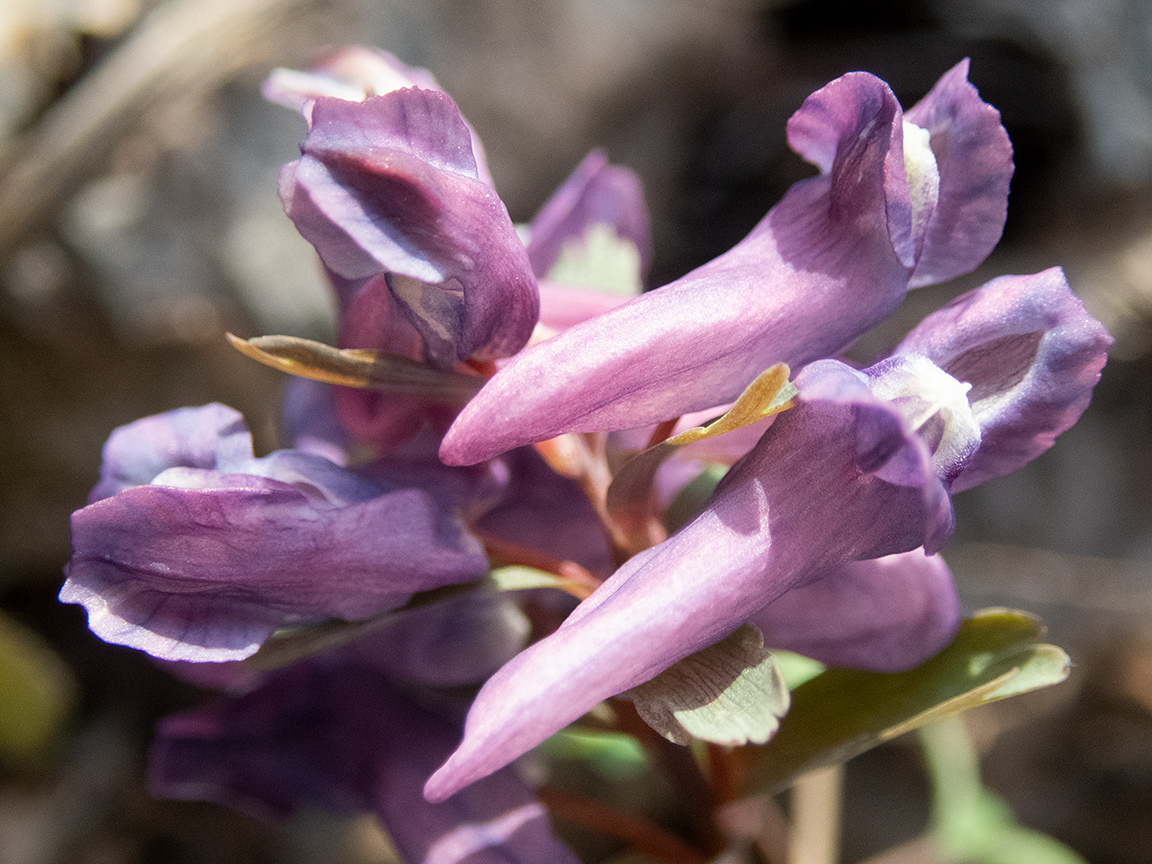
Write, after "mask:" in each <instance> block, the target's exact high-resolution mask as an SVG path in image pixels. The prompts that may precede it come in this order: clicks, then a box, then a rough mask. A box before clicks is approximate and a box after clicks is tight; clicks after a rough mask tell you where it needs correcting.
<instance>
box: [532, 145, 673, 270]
mask: <svg viewBox="0 0 1152 864" xmlns="http://www.w3.org/2000/svg"><path fill="white" fill-rule="evenodd" d="M597 224H599V225H606V226H608V227H610V228H612V230H613V231H614V232H615V234H616V236H618V237H621V238H624V239H626V240H629V241H631V243H632V244H633V245H634V246H635V247H636V250H637V252H639V254H640V272H641V274H646V273H647V272H648V269H649V267H651V265H652V232H651V228H650V226H649V223H648V208H647V206H646V205H645V203H644V191H643V189H642V188H641V185H640V178H639V177H637V176H636V175H635V174H634V173H633V172H631V171H629V170H628V169H627V168H623V167H621V166H619V165H609V164H608V157H607V156H606V155H605V154H604V152H603V151H601V150H593V151H592V152H591V153H589V154H588V155H587V156H585V157H584V161H583V162H581V163H580V164H579V165H578V166H577V167H576V170H575V171H573V172H572V174H571V176H570V177H569V178H568V179H567V180H565V181H564V183H563V185H561V186H560V188H559V189H557V190H556V191H555V192H554V193H553V194H552V197H551V198H549V199H548V201H547V203H545V205H544V206H543V207H541V208H540V212H539V213H537V214H536V218H534V219H533V220H532V226H531V231H530V234H529V240H528V260H530V261H531V262H532V270H533V272H535V273H536V275H537V276H538V277H540V278H544V277H545V276H546V275H547V274H548V271H549V270H550V269H551V267H552V265H553V264H555V263H556V260H557V259H558V258H559V257H560V253H561V252H562V251H563V249H564V245H565V244H566V243H568V242H571V241H573V240H577V241H578V240H580V239H581V238H582V237H583V234H584V232H585V231H586V230H587V229H588V227H589V226H591V225H597Z"/></svg>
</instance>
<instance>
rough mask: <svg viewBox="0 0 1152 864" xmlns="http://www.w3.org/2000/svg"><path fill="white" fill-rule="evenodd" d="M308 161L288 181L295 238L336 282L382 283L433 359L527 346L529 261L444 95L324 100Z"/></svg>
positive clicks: (293, 168)
mask: <svg viewBox="0 0 1152 864" xmlns="http://www.w3.org/2000/svg"><path fill="white" fill-rule="evenodd" d="M312 116H313V126H312V129H311V131H310V132H309V134H308V138H307V139H306V140H305V142H304V145H303V147H302V152H303V156H302V157H301V158H300V159H299V160H297V161H296V162H292V163H289V164H288V165H286V166H285V168H284V170H283V172H282V173H281V198H282V199H283V201H284V207H285V210H286V211H287V212H288V215H289V216H290V217H291V218H292V220H293V222H295V224H296V227H297V229H298V230H299V231H300V233H301V234H303V235H304V237H305V238H306V239H308V240H309V241H310V242H311V243H312V244H313V245H314V246H315V247H316V249H317V251H318V252H319V253H320V257H321V258H322V259H323V261H324V263H325V264H326V265H327V266H328V267H329V268H330V269H331V270H332V271H334V272H335V273H336V274H337V275H338V276H339V277H342V278H343V279H348V280H355V279H365V278H368V277H372V276H376V275H380V274H386V275H387V277H388V283H389V288H390V289H391V290H392V293H393V296H394V297H395V298H396V300H397V301H398V302H399V304H400V306H401V308H402V309H403V310H404V314H405V315H407V316H408V318H409V320H410V321H411V322H412V324H413V325H414V326H415V327H416V329H417V330H418V331H419V332H420V335H421V337H422V338H423V339H424V342H425V347H426V351H427V353H428V355H429V359H431V360H434V361H435V362H437V363H440V364H442V365H451V363H453V362H455V360H456V359H457V358H458V359H461V360H463V359H468V358H470V357H476V358H478V359H491V358H493V357H501V356H506V355H508V354H512V353H514V352H515V351H517V350H518V349H519V348H520V347H521V346H523V344H524V343H525V342H526V341H527V340H528V337H529V335H530V334H531V332H532V327H533V326H534V325H535V323H536V318H537V314H538V311H539V299H538V296H537V290H536V282H535V278H534V277H533V275H532V271H531V266H530V264H529V262H528V257H527V253H526V252H525V251H524V247H523V245H522V244H521V242H520V239H519V237H518V236H517V234H516V231H515V228H514V227H513V225H512V221H511V219H510V218H509V217H508V212H507V210H506V209H505V208H504V204H503V202H501V201H500V199H499V197H498V196H497V195H496V193H495V191H494V190H493V189H492V187H491V186H490V185H488V184H487V183H486V182H484V181H483V180H481V179H479V177H478V175H477V169H476V162H475V159H474V157H473V154H472V149H471V139H470V136H469V131H468V127H467V126H466V124H465V123H464V120H463V118H462V117H461V116H460V113H459V111H458V109H457V108H456V105H455V103H453V102H452V100H451V99H450V98H449V97H448V96H447V95H445V94H443V93H439V92H435V91H430V90H419V89H414V88H409V89H404V90H397V91H394V92H391V93H388V94H385V95H383V96H376V97H372V98H369V99H367V100H365V101H364V102H347V101H344V100H340V99H331V98H327V99H323V98H322V99H318V100H317V101H316V103H315V105H314V107H313V109H312Z"/></svg>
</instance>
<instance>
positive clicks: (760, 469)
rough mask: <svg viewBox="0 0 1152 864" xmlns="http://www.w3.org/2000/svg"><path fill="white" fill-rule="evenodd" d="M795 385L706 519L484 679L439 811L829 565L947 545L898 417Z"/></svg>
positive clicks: (924, 453) (807, 374)
mask: <svg viewBox="0 0 1152 864" xmlns="http://www.w3.org/2000/svg"><path fill="white" fill-rule="evenodd" d="M797 386H798V387H799V388H800V392H801V396H802V398H803V399H804V400H805V401H804V402H803V404H801V405H799V406H798V407H796V408H793V409H792V410H789V411H786V412H784V413H783V414H781V415H779V416H778V417H777V419H776V422H775V423H774V424H773V427H772V430H771V433H770V434H768V435H765V436H764V437H763V438H762V439H761V441H760V442H759V443H758V444H757V446H756V447H755V449H753V450H752V451H751V452H750V453H749V454H748V455H747V456H746V457H745V458H744V459H743V460H741V461H740V462H739V463H737V465H736V466H734V467H733V469H732V470H731V471H730V472H729V474H728V475H727V476H726V477H725V478H724V480H723V481H722V482H721V484H720V486H719V487H717V490H716V492H715V494H714V496H713V498H712V500H711V502H710V504H709V506H708V508H707V509H706V510H705V511H704V512H703V513H701V514H700V515H699V516H698V517H696V519H694V520H693V521H692V522H690V523H688V525H686V526H685V527H684V528H682V529H681V530H680V531H679V532H678V533H676V534H675V535H673V536H672V537H671V538H669V539H668V540H667V541H665V542H664V543H661V544H659V545H658V546H655V547H653V548H651V549H648V550H646V551H644V552H641V553H640V554H639V555H636V556H635V557H634V558H632V559H631V560H629V561H628V562H627V563H626V564H625V565H624V566H623V567H621V568H620V569H619V570H618V571H617V572H616V573H615V574H614V575H613V576H612V577H611V578H610V579H609V580H608V581H607V582H605V583H604V584H603V585H602V586H601V587H600V588H599V589H597V590H596V591H595V592H594V593H593V594H592V595H591V596H590V597H589V598H588V599H587V600H585V601H584V602H582V603H581V604H580V605H579V606H578V607H577V608H576V611H575V612H573V613H572V615H570V616H569V618H568V619H567V620H566V621H565V622H564V624H563V625H562V626H561V627H560V629H559V630H557V631H556V632H555V633H553V634H552V635H550V636H548V637H546V638H545V639H543V640H541V641H540V642H537V643H536V644H535V645H532V646H530V647H529V648H528V649H526V650H525V651H523V652H522V653H521V654H519V655H517V657H516V658H515V659H513V660H512V661H511V662H510V663H508V664H507V665H506V666H505V667H504V668H503V669H501V670H500V671H499V672H497V673H496V674H495V675H494V676H493V677H492V678H490V679H489V681H488V683H487V684H485V686H484V687H483V688H482V689H481V691H480V693H479V695H478V696H477V698H476V701H475V703H474V704H473V707H472V709H471V711H470V712H469V716H468V720H467V723H466V725H465V734H464V740H463V742H462V743H461V745H460V747H459V749H458V750H457V751H456V753H455V754H454V755H453V756H452V757H451V759H449V760H448V762H447V763H446V764H445V765H444V766H443V767H442V768H441V769H440V770H439V771H438V772H437V773H436V774H435V775H434V776H433V777H432V778H431V779H430V780H429V781H428V785H427V786H426V787H425V794H426V795H427V796H428V798H429V799H430V800H434V801H435V800H442V799H443V798H445V797H447V796H449V795H451V794H453V793H454V792H455V791H456V790H458V789H461V788H463V787H464V786H466V785H467V784H468V783H471V782H472V781H474V780H476V779H477V778H479V777H483V776H485V775H486V774H488V773H489V772H491V771H494V770H496V769H498V768H499V767H501V766H502V765H506V764H507V763H508V762H510V761H511V760H513V759H515V758H516V757H517V756H519V755H521V754H522V753H524V752H526V751H527V750H529V749H530V748H531V747H533V746H535V745H536V744H538V743H539V742H541V741H543V740H544V739H545V738H546V737H548V736H549V735H551V734H553V733H554V732H556V731H558V730H560V729H562V728H563V727H564V726H566V725H567V724H568V723H570V722H572V721H573V720H575V719H576V718H578V717H579V716H581V715H582V714H584V713H585V712H586V711H588V710H589V709H590V708H592V707H593V706H594V705H595V704H596V703H597V702H599V701H600V700H602V699H605V698H607V697H609V696H612V695H615V694H617V693H621V692H623V691H625V690H627V689H629V688H631V687H635V686H636V685H638V684H641V683H643V682H644V681H647V680H649V679H651V678H653V677H654V676H655V675H657V674H658V673H659V672H661V671H662V670H664V669H666V668H667V667H668V666H670V665H672V664H673V663H675V662H676V661H677V660H679V659H681V658H682V657H685V656H687V655H688V654H691V653H692V652H694V651H697V650H699V649H701V648H703V647H705V646H707V645H710V644H712V643H713V642H716V641H718V640H719V639H721V638H723V637H724V636H726V635H727V634H728V633H730V632H732V630H734V629H735V628H736V627H738V626H739V625H740V624H741V623H742V622H744V621H745V620H747V619H748V617H749V615H750V614H752V613H753V612H755V611H756V610H757V609H760V608H762V607H764V606H766V605H768V604H769V603H771V602H772V601H774V600H776V599H777V598H779V597H781V596H782V595H784V594H785V592H787V591H789V590H791V589H793V588H797V587H798V586H800V585H803V584H805V583H806V582H808V581H810V580H813V579H815V578H818V577H819V576H821V575H824V574H825V573H826V572H827V571H828V570H829V569H830V568H833V567H838V566H841V565H843V564H846V563H848V562H852V561H857V560H860V559H863V558H875V557H880V556H883V555H890V554H893V553H897V552H905V551H909V550H912V549H915V548H917V547H919V546H922V545H928V546H929V547H930V548H932V547H938V546H939V545H940V544H941V543H942V542H943V539H944V538H945V537H946V536H947V534H948V532H949V531H950V529H951V524H952V513H951V502H950V499H949V497H948V494H947V492H946V490H945V488H944V484H943V482H942V481H941V480H940V478H939V477H938V476H937V475H936V473H935V467H934V465H933V463H932V460H931V455H930V454H929V452H928V450H927V447H926V446H925V444H924V442H923V441H922V440H921V439H920V438H919V436H918V435H917V434H916V433H914V432H912V431H911V430H909V429H908V427H907V424H906V423H905V421H904V418H903V416H902V415H901V414H900V412H899V411H898V410H897V409H896V408H894V407H892V406H890V405H888V404H887V403H885V402H883V401H881V400H880V399H878V398H876V397H874V396H872V394H871V392H870V390H869V385H868V379H867V378H866V377H864V376H861V375H860V374H859V373H856V372H855V371H854V370H851V369H849V368H848V367H846V366H844V365H843V364H841V363H837V362H836V361H824V362H821V363H816V364H812V365H811V366H809V367H808V368H807V369H805V370H804V371H803V372H802V373H801V374H800V376H798V379H797ZM881 475H883V476H881Z"/></svg>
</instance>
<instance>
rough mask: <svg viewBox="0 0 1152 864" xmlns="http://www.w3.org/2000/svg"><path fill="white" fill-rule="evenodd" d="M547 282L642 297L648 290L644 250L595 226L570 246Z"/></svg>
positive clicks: (608, 228)
mask: <svg viewBox="0 0 1152 864" xmlns="http://www.w3.org/2000/svg"><path fill="white" fill-rule="evenodd" d="M545 278H547V279H548V281H550V282H558V283H560V284H562V285H570V286H573V287H576V288H592V289H595V290H597V291H603V292H606V293H609V294H639V293H640V292H641V290H643V287H644V286H643V285H642V284H641V279H640V250H639V249H637V248H636V244H635V243H633V242H632V241H631V240H626V239H624V238H623V237H620V236H619V235H618V234H617V233H616V229H615V228H613V227H612V226H611V225H607V224H605V223H603V222H595V223H593V224H592V225H590V226H588V228H587V229H586V230H585V231H584V235H583V236H582V237H579V238H576V239H573V240H569V241H568V242H566V243H565V244H564V246H563V248H562V249H561V250H560V255H559V257H558V258H557V259H556V263H555V264H553V265H552V266H551V268H549V270H548V275H547V276H546V277H545Z"/></svg>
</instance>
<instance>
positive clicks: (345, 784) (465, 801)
mask: <svg viewBox="0 0 1152 864" xmlns="http://www.w3.org/2000/svg"><path fill="white" fill-rule="evenodd" d="M458 734H459V733H458V728H457V727H456V725H455V724H454V723H453V722H451V721H449V720H446V719H445V718H444V717H442V716H441V715H439V714H436V713H433V712H431V711H429V710H427V709H425V708H422V707H420V706H419V705H417V704H415V702H414V701H413V700H412V699H411V698H410V697H408V696H407V695H405V694H404V693H403V692H402V691H400V690H399V689H397V688H396V687H394V686H392V685H391V684H389V683H388V682H387V681H386V680H385V679H384V678H382V677H381V676H380V675H379V674H378V673H374V672H372V671H370V670H366V669H363V668H357V667H355V666H348V665H345V666H334V665H328V666H324V665H320V664H316V663H302V664H298V665H297V666H295V667H292V668H290V669H287V670H283V671H281V672H279V673H277V674H276V675H275V676H273V677H272V678H270V680H269V682H268V683H267V684H266V685H265V686H263V687H261V688H260V689H259V690H257V691H256V692H254V693H252V694H249V695H248V696H244V697H241V698H238V699H232V700H227V701H223V702H219V703H217V704H216V705H214V706H210V707H208V708H203V709H199V710H197V711H191V712H188V713H185V714H180V715H177V716H174V717H169V718H168V719H166V720H165V721H164V722H163V723H161V726H160V730H159V735H158V740H157V743H156V744H155V746H154V747H153V751H152V757H151V765H150V785H151V788H152V790H153V792H154V793H155V794H157V795H160V796H164V797H170V798H185V799H210V800H215V801H220V802H223V803H227V804H230V805H232V806H236V807H239V808H241V809H244V810H247V811H249V812H254V813H256V814H257V815H261V816H265V817H269V816H271V817H279V816H283V815H286V814H288V813H291V812H293V811H294V810H296V809H297V808H298V807H299V806H300V805H301V804H303V803H306V802H313V803H319V804H321V805H323V806H329V807H337V808H342V809H352V810H372V811H375V812H376V814H377V815H378V816H379V818H380V820H381V822H382V823H383V824H384V826H385V828H387V830H388V833H389V835H390V836H391V838H392V840H393V842H395V844H396V846H397V848H398V850H399V851H400V853H401V856H402V857H403V858H404V860H406V861H412V862H429V864H431V862H436V864H457V862H464V861H467V862H468V864H539V862H557V864H577V862H576V858H575V857H574V856H573V855H572V853H571V852H570V851H569V850H568V849H567V848H566V847H564V846H563V845H562V844H561V843H560V842H559V841H558V840H556V838H555V837H554V836H553V835H552V832H551V829H550V827H549V822H548V817H547V813H546V811H545V810H544V808H543V807H542V806H541V805H540V804H539V803H538V802H537V801H536V800H535V798H534V797H533V795H532V792H531V790H530V789H529V788H528V787H527V786H525V785H524V783H523V782H522V781H520V780H519V778H518V777H517V776H516V774H515V773H514V772H513V771H512V770H511V769H505V770H503V771H500V772H498V773H497V774H494V775H492V776H491V777H489V778H486V779H485V780H484V781H482V782H480V783H478V784H476V785H475V786H474V787H473V788H471V789H469V790H467V791H465V792H462V793H461V794H459V795H456V796H454V797H453V798H451V799H450V800H448V801H445V802H443V803H441V804H429V803H428V802H427V801H425V800H424V799H423V798H422V797H421V794H420V789H421V785H422V784H423V782H424V779H425V778H426V777H427V776H428V774H429V772H431V770H432V769H433V768H434V767H435V766H436V765H437V764H439V762H440V761H442V760H443V759H444V757H445V756H447V754H448V753H450V752H451V750H452V746H453V744H454V743H455V741H456V738H457V735H458Z"/></svg>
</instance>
